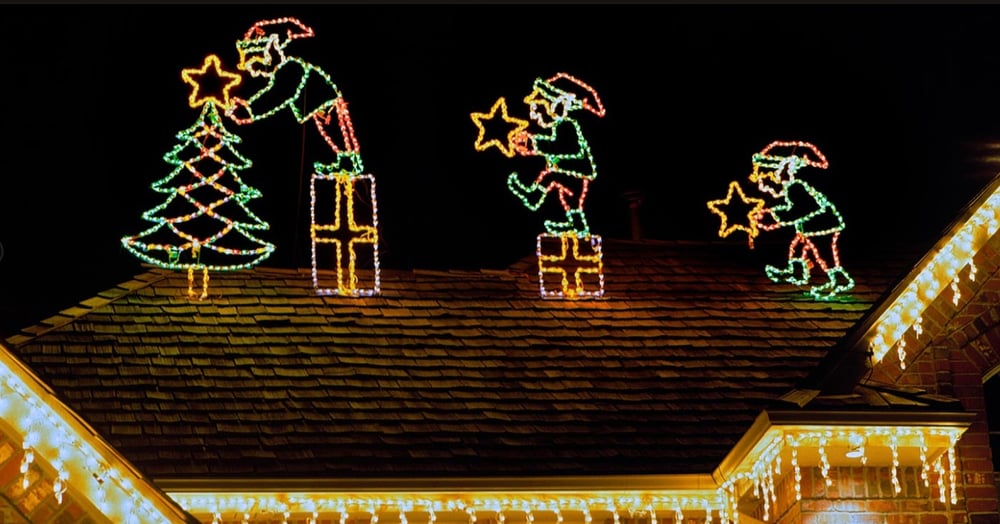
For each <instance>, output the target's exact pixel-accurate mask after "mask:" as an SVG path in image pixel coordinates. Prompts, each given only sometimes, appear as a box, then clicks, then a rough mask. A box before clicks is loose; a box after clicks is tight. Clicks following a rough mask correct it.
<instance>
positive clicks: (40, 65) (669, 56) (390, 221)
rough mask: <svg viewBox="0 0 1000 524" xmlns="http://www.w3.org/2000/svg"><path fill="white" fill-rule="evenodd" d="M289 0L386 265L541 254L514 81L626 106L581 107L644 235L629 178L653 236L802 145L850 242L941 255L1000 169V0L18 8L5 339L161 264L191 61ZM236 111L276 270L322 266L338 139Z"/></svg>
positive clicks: (8, 92)
mask: <svg viewBox="0 0 1000 524" xmlns="http://www.w3.org/2000/svg"><path fill="white" fill-rule="evenodd" d="M281 16H293V17H297V18H299V19H301V20H302V21H303V22H304V23H306V24H307V25H310V26H311V27H312V28H313V29H314V30H315V33H316V36H315V37H314V38H312V39H307V40H301V41H297V42H294V43H293V44H292V45H291V46H290V47H289V49H288V50H287V52H288V53H290V54H296V55H298V56H301V57H303V58H304V59H305V60H306V61H308V62H311V63H313V64H314V65H317V66H319V67H321V68H323V69H324V70H325V71H327V72H328V73H329V74H330V75H331V76H332V77H333V80H334V82H336V84H337V85H338V87H339V88H340V90H341V91H342V92H343V94H344V96H345V98H346V100H347V101H348V103H349V105H350V111H351V115H352V117H353V120H354V125H355V131H356V134H357V137H358V140H359V141H360V144H361V153H362V156H363V158H364V162H365V167H366V171H367V172H370V173H372V174H374V175H375V177H376V180H377V184H378V199H379V219H380V226H381V235H382V238H381V247H380V250H381V255H382V262H383V266H384V267H389V268H431V269H474V268H502V267H505V266H507V265H509V264H510V263H512V262H514V261H515V260H517V259H519V258H521V257H524V256H527V255H530V254H531V253H532V252H533V250H534V242H535V236H536V234H537V233H539V232H540V231H541V230H542V221H543V220H544V219H545V218H547V217H545V216H541V215H540V214H536V213H532V212H530V211H528V210H527V209H525V208H524V207H523V206H522V205H521V204H520V202H519V201H518V200H517V199H516V198H515V197H514V196H513V195H511V194H509V193H508V192H507V190H506V185H505V179H506V177H507V174H508V173H510V172H511V171H518V172H520V173H522V175H524V177H523V178H524V179H528V178H529V174H531V173H534V172H537V170H538V169H540V165H539V163H540V162H541V160H540V159H537V158H535V159H530V158H529V159H523V158H521V159H508V158H506V157H504V156H502V155H501V154H500V153H498V152H497V151H496V150H495V149H493V150H489V151H487V152H483V153H477V152H476V151H475V150H474V149H473V142H474V140H475V138H476V128H475V126H474V125H473V123H472V121H471V120H470V118H469V113H471V112H476V111H487V110H489V108H490V106H491V105H492V104H493V102H494V101H495V100H496V99H497V98H498V97H500V96H504V97H506V98H507V100H508V102H509V103H510V104H511V107H510V111H511V113H512V114H514V115H515V116H519V117H522V118H526V117H527V108H526V107H525V106H524V104H523V103H521V102H520V101H521V99H522V98H523V97H524V96H525V95H527V94H528V92H530V90H531V86H532V82H533V80H534V79H535V78H536V77H549V76H551V75H553V74H555V73H557V72H560V71H564V72H568V73H570V74H573V75H575V76H577V77H579V78H580V79H582V80H583V81H585V82H587V83H589V84H590V85H591V86H593V87H594V88H595V89H596V90H597V92H598V93H599V94H600V96H601V99H602V101H603V103H604V105H605V107H606V108H607V115H606V116H605V117H604V118H597V117H596V116H592V115H581V116H579V121H580V123H581V126H582V128H583V131H584V133H585V134H586V136H587V139H588V140H589V143H590V146H591V148H592V150H593V153H594V156H595V159H596V162H597V166H598V173H599V175H598V178H597V179H596V180H595V181H594V182H593V184H592V185H591V193H590V196H589V197H588V205H587V210H588V216H589V220H590V225H591V229H592V231H593V232H595V233H598V234H601V235H603V236H605V237H606V238H627V237H628V236H629V212H628V207H627V204H626V200H625V198H624V197H623V195H624V194H625V193H626V192H629V191H638V192H641V194H642V195H643V198H644V200H643V204H642V208H641V217H642V226H643V231H644V235H645V236H646V237H647V238H652V239H664V240H667V239H687V240H702V241H710V240H717V237H716V231H717V229H718V219H717V218H716V217H715V216H713V215H711V214H710V213H709V212H708V210H707V209H706V207H705V202H706V201H708V200H711V199H715V198H721V197H722V196H724V195H725V191H726V187H727V184H728V182H729V181H730V180H740V181H741V183H743V184H744V187H747V185H748V184H747V182H746V177H747V175H748V174H749V169H750V157H751V155H752V154H753V153H754V152H757V151H758V150H760V149H761V148H763V147H764V146H765V145H767V144H768V143H769V142H771V141H772V140H778V139H781V140H805V141H810V142H812V143H814V144H816V145H817V146H818V147H819V148H820V149H821V150H822V151H823V152H824V153H825V154H826V156H827V158H828V159H829V161H830V169H828V170H826V171H817V170H812V171H811V172H808V173H807V174H803V175H802V177H803V178H806V179H808V181H809V182H810V183H812V184H813V185H814V186H815V187H816V188H818V189H820V190H821V191H824V192H825V193H826V194H827V195H828V196H829V198H830V200H831V201H833V202H834V203H836V205H837V207H838V208H839V209H840V211H841V213H842V214H843V215H844V217H845V219H846V221H847V229H846V231H845V232H844V233H843V235H842V237H841V248H842V250H843V251H844V252H845V253H851V255H847V256H857V257H863V256H865V255H866V254H868V253H873V252H875V251H879V250H883V251H884V250H887V249H908V250H912V249H914V248H918V250H919V249H923V248H926V247H927V246H929V245H930V244H931V243H932V242H933V241H934V240H935V239H936V237H937V236H938V235H939V234H940V232H941V230H942V229H943V228H944V227H945V226H946V225H947V224H948V223H949V222H950V221H951V220H952V219H953V218H954V217H955V216H956V214H957V213H958V211H959V210H960V208H961V207H962V206H963V205H964V204H965V203H966V202H967V201H968V200H969V199H970V198H971V197H972V196H974V194H975V193H976V192H977V191H978V190H979V189H980V188H981V187H983V186H984V185H985V184H986V183H987V181H988V180H989V178H990V177H991V176H992V174H993V172H994V171H995V166H996V165H998V164H990V163H989V162H988V161H986V160H984V158H985V157H987V156H989V152H990V150H989V147H988V146H989V144H992V143H1000V39H998V38H997V36H996V35H997V31H998V28H1000V5H998V6H993V5H967V6H946V5H884V6H865V5H826V6H819V5H785V4H773V5H758V6H754V5H671V4H666V5H634V6H615V5H569V4H554V5H545V6H538V5H533V4H498V5H491V6H480V5H422V6H418V5H392V4H377V5H344V4H340V5H336V4H330V5H304V6H294V5H282V6H270V5H254V6H236V5H214V6H208V7H205V6H201V5H121V6H116V5H104V6H76V5H47V6H45V5H43V6H37V5H18V6H13V5H6V6H0V26H2V30H3V33H2V34H3V35H4V47H3V51H2V53H3V54H2V61H0V64H2V67H3V73H2V76H0V95H2V96H0V101H2V104H3V109H2V112H0V130H2V132H3V133H2V136H3V137H4V138H3V141H2V142H0V144H2V146H0V147H2V155H3V162H2V163H0V244H2V246H3V258H2V259H0V335H9V334H11V333H13V332H14V331H16V330H17V329H19V328H21V327H25V326H27V325H30V324H32V323H34V322H37V321H38V320H40V319H42V318H45V317H48V316H50V315H52V314H55V313H57V312H58V311H59V310H61V309H64V308H66V307H69V306H71V305H73V304H75V303H77V302H79V301H81V300H84V299H86V298H89V297H91V296H93V295H94V294H96V293H97V292H99V291H101V290H103V289H107V288H109V287H113V286H114V285H115V284H117V283H119V282H122V281H124V280H127V279H129V278H131V277H132V276H133V275H135V274H137V273H139V272H141V271H142V270H143V269H142V267H141V265H140V263H139V261H138V260H137V259H136V258H134V257H133V256H132V255H131V254H129V253H128V252H126V251H125V250H124V249H122V248H121V246H120V243H119V239H120V238H121V237H122V236H124V235H132V234H135V233H138V232H139V231H141V230H142V229H145V228H146V227H148V224H147V223H146V222H145V221H143V220H142V219H141V216H140V215H141V213H142V212H143V211H145V210H147V209H149V208H151V207H153V206H155V205H157V204H159V203H161V202H162V201H163V197H162V196H161V195H159V194H156V193H154V192H153V191H152V190H151V189H150V184H151V183H153V182H154V181H156V180H158V179H160V178H163V177H164V176H166V175H167V174H168V173H169V172H170V170H171V166H169V165H167V164H166V163H164V162H163V160H162V157H163V155H164V153H166V152H167V151H169V150H170V149H171V148H172V147H173V146H174V145H175V144H176V140H175V138H174V136H175V134H176V133H177V132H178V131H180V130H182V129H184V128H187V127H189V126H190V125H192V124H193V123H194V122H195V120H196V118H197V116H198V110H196V109H191V108H189V107H188V105H187V97H188V94H189V87H188V86H187V85H186V84H184V83H183V82H182V81H181V78H180V71H181V69H184V68H190V67H196V66H200V65H201V63H202V60H203V59H204V57H205V56H206V55H208V54H212V53H214V54H217V55H218V56H219V57H220V58H221V59H222V63H223V67H225V68H226V69H228V70H231V71H235V66H236V63H237V61H238V55H237V52H236V49H235V42H236V40H238V39H239V38H240V37H241V36H242V35H243V33H244V32H245V31H246V30H247V29H248V28H249V27H250V26H251V25H252V24H253V23H254V22H255V21H257V20H261V19H266V18H275V17H281ZM237 94H240V93H239V91H237ZM244 94H245V93H244ZM228 129H229V130H230V131H231V132H233V133H236V134H238V135H239V136H240V137H241V138H242V139H243V143H242V144H241V145H240V146H239V147H240V151H241V152H242V153H243V154H245V155H246V156H247V157H249V158H250V159H251V160H252V161H253V162H254V166H253V167H252V168H251V169H249V170H247V171H244V172H242V173H241V176H242V177H243V180H244V181H245V182H247V183H248V184H250V185H252V186H254V187H256V188H257V189H259V190H260V191H261V192H262V193H263V197H262V198H259V199H256V200H253V201H251V203H250V208H251V209H252V210H253V211H254V212H256V213H257V214H258V215H259V216H260V217H261V218H262V219H264V220H266V221H267V222H269V223H270V225H271V230H270V231H267V232H264V233H261V237H262V238H264V239H265V240H267V241H269V242H272V243H273V244H275V245H276V246H277V251H276V252H275V253H274V255H273V256H272V257H271V258H270V259H268V260H267V261H265V262H264V265H267V266H279V267H308V266H309V255H308V250H309V242H308V239H309V236H308V229H307V225H308V220H309V218H308V217H309V207H308V199H307V192H308V185H309V179H308V177H309V175H310V173H311V171H310V169H309V166H310V165H311V163H312V161H313V160H314V159H316V157H317V156H320V155H322V152H321V151H318V150H316V149H315V148H313V147H312V145H310V143H309V142H308V141H307V142H306V143H305V146H306V147H303V146H304V144H303V133H302V128H301V127H300V126H298V125H297V124H296V123H295V122H294V120H293V119H292V117H291V116H290V115H287V114H285V115H277V116H276V117H275V118H272V119H270V120H268V121H265V122H261V123H259V124H254V125H253V126H237V125H235V124H232V125H229V126H228ZM995 154H996V155H997V156H1000V149H998V150H997V151H995ZM732 238H733V241H734V242H741V241H742V237H741V238H740V239H737V238H736V237H735V236H734V237H732Z"/></svg>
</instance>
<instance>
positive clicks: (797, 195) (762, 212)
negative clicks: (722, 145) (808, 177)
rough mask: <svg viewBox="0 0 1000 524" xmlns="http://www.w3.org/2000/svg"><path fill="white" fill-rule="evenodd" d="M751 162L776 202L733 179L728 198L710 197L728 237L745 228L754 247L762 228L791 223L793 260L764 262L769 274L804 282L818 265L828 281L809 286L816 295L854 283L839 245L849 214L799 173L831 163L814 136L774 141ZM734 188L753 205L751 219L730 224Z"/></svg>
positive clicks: (825, 296)
mask: <svg viewBox="0 0 1000 524" xmlns="http://www.w3.org/2000/svg"><path fill="white" fill-rule="evenodd" d="M752 162H753V172H752V173H751V174H750V177H749V178H750V182H752V183H754V184H756V185H757V188H758V190H759V191H760V193H761V196H762V197H764V196H767V195H769V197H768V198H771V199H775V201H776V203H775V204H773V205H771V206H770V207H764V206H765V205H766V204H765V200H764V199H763V198H757V197H750V196H747V194H746V193H745V192H744V191H743V188H742V187H740V185H739V182H736V181H733V182H730V184H729V190H728V192H727V193H726V197H725V198H723V199H719V200H712V201H709V202H708V208H709V210H710V211H711V212H712V213H714V214H716V215H718V216H719V218H720V219H721V220H722V224H721V226H720V228H719V236H720V237H723V238H725V237H727V236H729V235H730V234H732V233H734V232H736V231H743V232H745V233H747V242H748V244H749V246H750V248H753V245H754V238H756V237H757V235H758V234H759V233H760V232H761V231H764V232H769V231H774V230H776V229H779V228H782V227H791V228H792V229H794V230H795V237H794V238H793V239H792V241H791V243H790V244H789V246H788V261H787V263H786V265H785V267H783V268H782V267H776V266H771V265H768V266H767V267H765V272H766V274H767V276H768V278H770V279H771V280H772V281H774V282H787V283H790V284H793V285H795V286H799V287H803V286H807V285H809V281H810V273H811V271H812V270H813V269H815V268H816V267H818V268H819V269H820V270H821V271H822V272H823V276H824V277H825V278H826V279H827V281H826V282H825V283H823V284H817V285H814V286H812V287H810V288H809V294H810V295H811V296H812V297H813V298H815V299H817V300H830V299H833V298H835V297H837V296H838V295H841V294H843V293H845V292H847V291H849V290H851V289H852V288H854V279H853V278H851V276H850V275H849V274H848V273H847V270H845V269H844V268H843V266H841V264H840V250H839V248H838V246H837V242H838V240H839V238H840V232H841V231H843V229H844V218H843V217H842V216H841V215H840V212H839V211H837V208H836V207H835V206H834V205H833V203H831V202H830V200H829V199H827V197H826V195H824V194H823V193H821V192H819V191H818V190H817V189H816V188H814V187H813V186H812V185H811V184H809V183H808V182H806V181H804V180H802V179H800V178H797V177H796V175H797V174H798V172H799V170H800V169H801V168H803V167H815V168H819V169H826V168H827V167H829V162H828V161H827V159H826V157H825V156H824V155H823V153H822V152H820V150H819V149H818V148H817V147H816V146H814V145H813V144H810V143H809V142H801V141H792V142H786V141H774V142H771V143H770V144H768V145H767V146H766V147H765V148H764V149H762V150H761V151H760V152H759V153H756V154H754V155H753V158H752ZM734 192H735V193H736V194H738V195H739V197H740V200H741V201H742V203H743V204H745V205H748V206H750V210H749V211H748V212H747V213H746V223H742V222H735V223H733V224H730V217H729V214H728V212H727V208H728V207H729V206H730V205H731V203H732V200H733V193H734ZM821 251H822V252H821ZM827 256H829V259H828V258H827Z"/></svg>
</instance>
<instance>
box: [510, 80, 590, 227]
mask: <svg viewBox="0 0 1000 524" xmlns="http://www.w3.org/2000/svg"><path fill="white" fill-rule="evenodd" d="M533 87H534V89H533V90H532V91H531V93H530V94H529V95H528V96H526V97H525V98H524V102H525V103H526V104H528V107H529V109H530V112H529V116H530V118H531V120H533V121H534V122H535V123H536V124H538V126H539V127H541V128H542V129H543V132H541V133H529V132H527V131H522V132H520V133H518V134H517V135H515V136H514V137H513V148H512V149H513V151H515V152H516V153H517V154H520V155H525V156H529V155H535V156H541V157H543V158H544V159H545V167H544V168H543V169H542V171H541V172H540V173H538V176H536V177H535V179H534V180H533V181H532V182H531V183H528V184H525V183H523V182H522V181H521V179H520V177H519V176H518V174H517V173H511V174H510V176H508V177H507V187H508V188H509V189H510V191H511V192H512V193H514V194H515V195H517V196H518V197H519V198H520V199H521V202H522V203H523V204H524V206H525V207H527V208H528V209H531V210H532V211H536V210H538V208H539V207H541V205H542V203H544V201H545V199H546V197H548V196H549V195H550V194H552V193H555V194H556V195H557V196H558V198H559V203H560V204H562V208H563V210H564V211H565V213H566V217H565V220H563V221H557V220H546V221H545V229H546V231H548V232H549V233H551V234H554V235H556V234H560V233H576V234H577V235H580V236H587V235H589V234H590V226H589V225H588V224H587V216H586V215H585V214H584V211H583V205H584V201H585V200H586V198H587V189H588V186H589V185H590V181H591V180H593V179H594V178H595V177H596V176H597V166H596V165H595V164H594V157H593V155H592V154H591V152H590V146H589V145H588V144H587V140H586V138H584V136H583V131H582V130H581V129H580V124H579V122H577V121H576V119H575V118H574V117H573V115H574V114H575V113H577V112H579V111H580V110H581V109H583V110H586V111H589V112H591V113H593V114H595V115H597V116H599V117H603V116H604V106H603V105H602V104H601V99H600V97H598V96H597V92H596V91H595V90H594V88H592V87H590V86H589V85H587V84H585V83H584V82H582V81H581V80H579V79H577V78H575V77H573V76H571V75H568V74H566V73H558V74H556V75H555V76H552V77H551V78H548V79H545V80H543V79H541V78H537V79H535V83H534V86H533ZM560 135H562V136H561V137H560ZM567 135H568V136H567Z"/></svg>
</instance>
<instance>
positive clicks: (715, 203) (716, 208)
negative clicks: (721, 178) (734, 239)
mask: <svg viewBox="0 0 1000 524" xmlns="http://www.w3.org/2000/svg"><path fill="white" fill-rule="evenodd" d="M734 191H735V192H736V193H737V194H739V195H740V200H741V201H743V203H744V204H746V205H748V206H751V207H750V211H748V212H747V224H732V225H730V224H729V216H728V215H727V214H726V211H725V209H724V208H726V207H728V206H729V202H730V201H731V200H732V199H733V192H734ZM708 209H709V210H710V211H712V213H715V214H716V215H719V218H721V219H722V225H721V226H719V236H720V237H722V238H726V237H728V236H729V235H730V234H732V233H733V232H734V231H745V232H746V233H747V234H748V235H750V239H749V241H750V245H751V246H753V239H754V237H756V236H757V233H758V230H757V219H756V217H757V215H758V214H759V213H760V211H761V210H762V209H764V200H763V199H761V198H753V197H748V196H746V194H744V193H743V188H741V187H740V184H739V182H736V181H733V182H730V183H729V192H727V193H726V198H723V199H720V200H712V201H710V202H708Z"/></svg>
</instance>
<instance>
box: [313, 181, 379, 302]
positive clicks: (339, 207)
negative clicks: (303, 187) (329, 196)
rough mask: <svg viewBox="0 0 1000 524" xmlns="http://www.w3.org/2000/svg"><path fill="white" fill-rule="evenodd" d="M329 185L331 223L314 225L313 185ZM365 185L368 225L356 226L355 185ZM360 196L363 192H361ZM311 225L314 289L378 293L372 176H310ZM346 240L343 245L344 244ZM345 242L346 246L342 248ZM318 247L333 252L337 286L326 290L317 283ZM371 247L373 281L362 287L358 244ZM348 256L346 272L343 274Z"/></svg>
mask: <svg viewBox="0 0 1000 524" xmlns="http://www.w3.org/2000/svg"><path fill="white" fill-rule="evenodd" d="M324 182H325V183H330V182H332V183H333V185H334V187H335V190H336V191H335V197H334V206H335V212H334V222H333V224H319V223H317V222H316V184H317V183H324ZM364 182H367V184H368V195H367V196H368V198H369V199H370V201H371V203H372V218H373V223H372V224H371V225H364V224H358V222H357V219H356V215H355V211H354V209H355V207H354V201H355V198H356V195H357V190H356V188H357V186H358V185H359V184H361V183H364ZM362 194H363V193H362ZM309 202H310V213H311V217H312V218H311V223H312V226H311V228H310V237H311V239H312V279H313V287H314V288H316V292H317V293H319V294H321V295H331V294H332V295H347V296H371V295H376V294H378V293H379V288H380V286H381V280H380V276H379V259H378V204H376V201H375V177H374V176H372V175H360V176H354V175H351V174H348V173H336V174H333V175H320V174H313V177H312V183H311V184H310V190H309ZM345 241H346V242H345ZM345 243H346V246H345ZM321 244H333V246H334V252H335V260H334V265H335V267H336V270H337V282H336V284H337V285H336V287H325V286H322V285H320V281H319V273H318V267H319V257H318V256H317V252H316V247H317V245H321ZM358 244H361V245H370V246H371V249H372V257H373V262H372V268H373V279H372V282H371V283H370V285H369V286H364V285H362V284H361V279H360V277H359V276H358V271H357V245H358ZM345 251H346V253H347V258H346V260H347V263H346V266H347V268H346V269H347V271H346V273H347V274H346V275H345V274H344V273H345V271H344V269H345V268H344V266H345V263H344V261H345V258H344V253H345Z"/></svg>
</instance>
